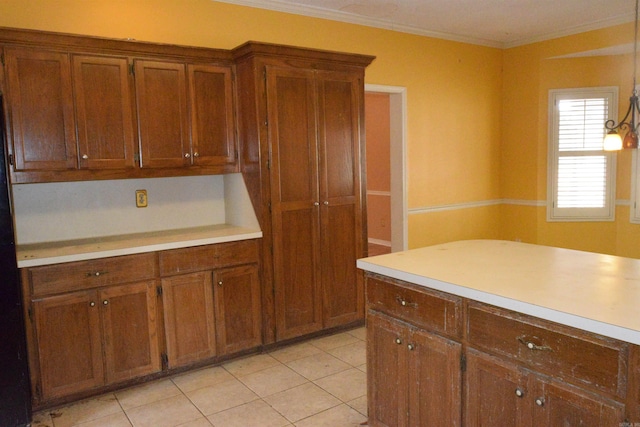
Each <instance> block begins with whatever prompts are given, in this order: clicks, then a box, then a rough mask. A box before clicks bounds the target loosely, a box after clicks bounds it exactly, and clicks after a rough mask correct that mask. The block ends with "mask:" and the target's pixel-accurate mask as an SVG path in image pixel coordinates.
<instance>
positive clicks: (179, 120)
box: [134, 60, 191, 168]
mask: <svg viewBox="0 0 640 427" xmlns="http://www.w3.org/2000/svg"><path fill="white" fill-rule="evenodd" d="M134 64H135V87H136V98H137V107H138V111H137V112H138V135H139V140H140V148H141V152H140V155H141V157H140V167H142V168H170V167H182V166H188V165H189V164H191V160H190V158H191V141H190V134H189V110H188V108H189V107H188V100H187V78H186V67H185V65H184V64H181V63H172V62H160V61H149V60H135V62H134Z"/></svg>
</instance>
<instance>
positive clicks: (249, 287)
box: [213, 264, 262, 354]
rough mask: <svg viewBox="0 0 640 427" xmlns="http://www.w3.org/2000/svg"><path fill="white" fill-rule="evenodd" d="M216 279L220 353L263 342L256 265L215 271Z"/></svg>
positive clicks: (216, 308) (229, 352)
mask: <svg viewBox="0 0 640 427" xmlns="http://www.w3.org/2000/svg"><path fill="white" fill-rule="evenodd" d="M213 282H214V285H215V288H216V289H215V292H214V294H215V313H216V332H217V342H218V352H219V354H231V353H235V352H238V351H241V350H245V349H249V348H253V347H257V346H259V345H260V344H262V321H261V319H262V304H261V302H260V300H261V298H260V297H261V295H260V280H259V279H258V267H257V265H255V264H250V265H243V266H240V267H231V268H225V269H221V270H216V271H215V272H214V279H213Z"/></svg>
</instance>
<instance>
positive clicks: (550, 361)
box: [466, 302, 628, 397]
mask: <svg viewBox="0 0 640 427" xmlns="http://www.w3.org/2000/svg"><path fill="white" fill-rule="evenodd" d="M466 326H467V340H468V342H469V345H471V346H473V347H475V348H477V349H481V350H484V351H486V352H488V353H494V354H498V355H502V356H506V357H509V358H513V359H515V360H517V361H519V362H522V363H524V364H526V365H528V366H530V367H532V368H535V369H536V370H538V371H541V372H545V373H547V374H549V375H552V376H554V377H558V378H560V379H562V380H567V381H574V382H577V383H578V384H581V385H583V386H588V387H591V388H595V389H597V390H601V391H606V392H609V393H612V394H615V395H618V396H620V397H624V395H625V393H626V377H627V358H628V345H627V344H626V343H623V342H620V341H617V340H614V339H610V338H605V337H602V336H599V335H596V334H592V333H589V332H585V331H581V330H578V329H574V328H571V327H567V326H562V325H559V324H556V323H552V322H548V321H544V320H541V319H538V318H534V317H531V316H527V315H522V314H519V313H514V312H511V311H508V310H502V309H499V308H496V307H493V306H487V305H485V304H481V303H475V302H470V303H469V306H468V313H467V325H466Z"/></svg>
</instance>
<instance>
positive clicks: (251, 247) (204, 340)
mask: <svg viewBox="0 0 640 427" xmlns="http://www.w3.org/2000/svg"><path fill="white" fill-rule="evenodd" d="M258 245H259V241H258V240H255V239H253V240H246V241H239V242H231V243H219V244H213V245H203V246H198V247H190V248H184V249H172V250H167V251H161V252H149V253H144V254H136V255H125V256H119V257H111V258H103V259H95V260H89V261H78V262H70V263H63V264H54V265H48V266H40V267H33V268H26V269H23V270H22V273H21V274H22V282H23V291H24V297H25V305H24V306H25V318H26V321H27V325H28V328H27V344H28V347H29V364H30V370H31V383H32V388H33V396H34V398H33V407H34V409H39V408H44V407H46V406H50V405H52V404H58V403H64V402H66V401H69V400H70V399H75V398H78V397H84V396H88V395H90V394H96V393H99V392H103V391H104V390H106V389H107V388H113V387H117V385H118V384H122V385H129V384H132V383H134V382H135V380H136V379H139V378H142V377H145V376H147V375H150V374H156V373H160V372H161V371H162V370H163V369H164V370H166V371H170V370H171V369H173V368H177V367H181V368H183V369H184V367H188V366H190V365H193V366H197V365H200V366H201V365H202V364H205V363H215V362H217V361H219V360H220V358H219V357H221V356H225V357H230V355H233V354H236V353H240V352H243V351H250V350H252V349H256V348H258V347H259V346H260V345H262V292H261V286H260V280H259V268H260V259H259V246H258ZM163 333H164V337H163ZM163 338H164V339H163Z"/></svg>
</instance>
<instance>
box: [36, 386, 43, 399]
mask: <svg viewBox="0 0 640 427" xmlns="http://www.w3.org/2000/svg"><path fill="white" fill-rule="evenodd" d="M35 392H36V398H38V400H40V399H41V398H42V390H41V389H40V384H36V390H35Z"/></svg>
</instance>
